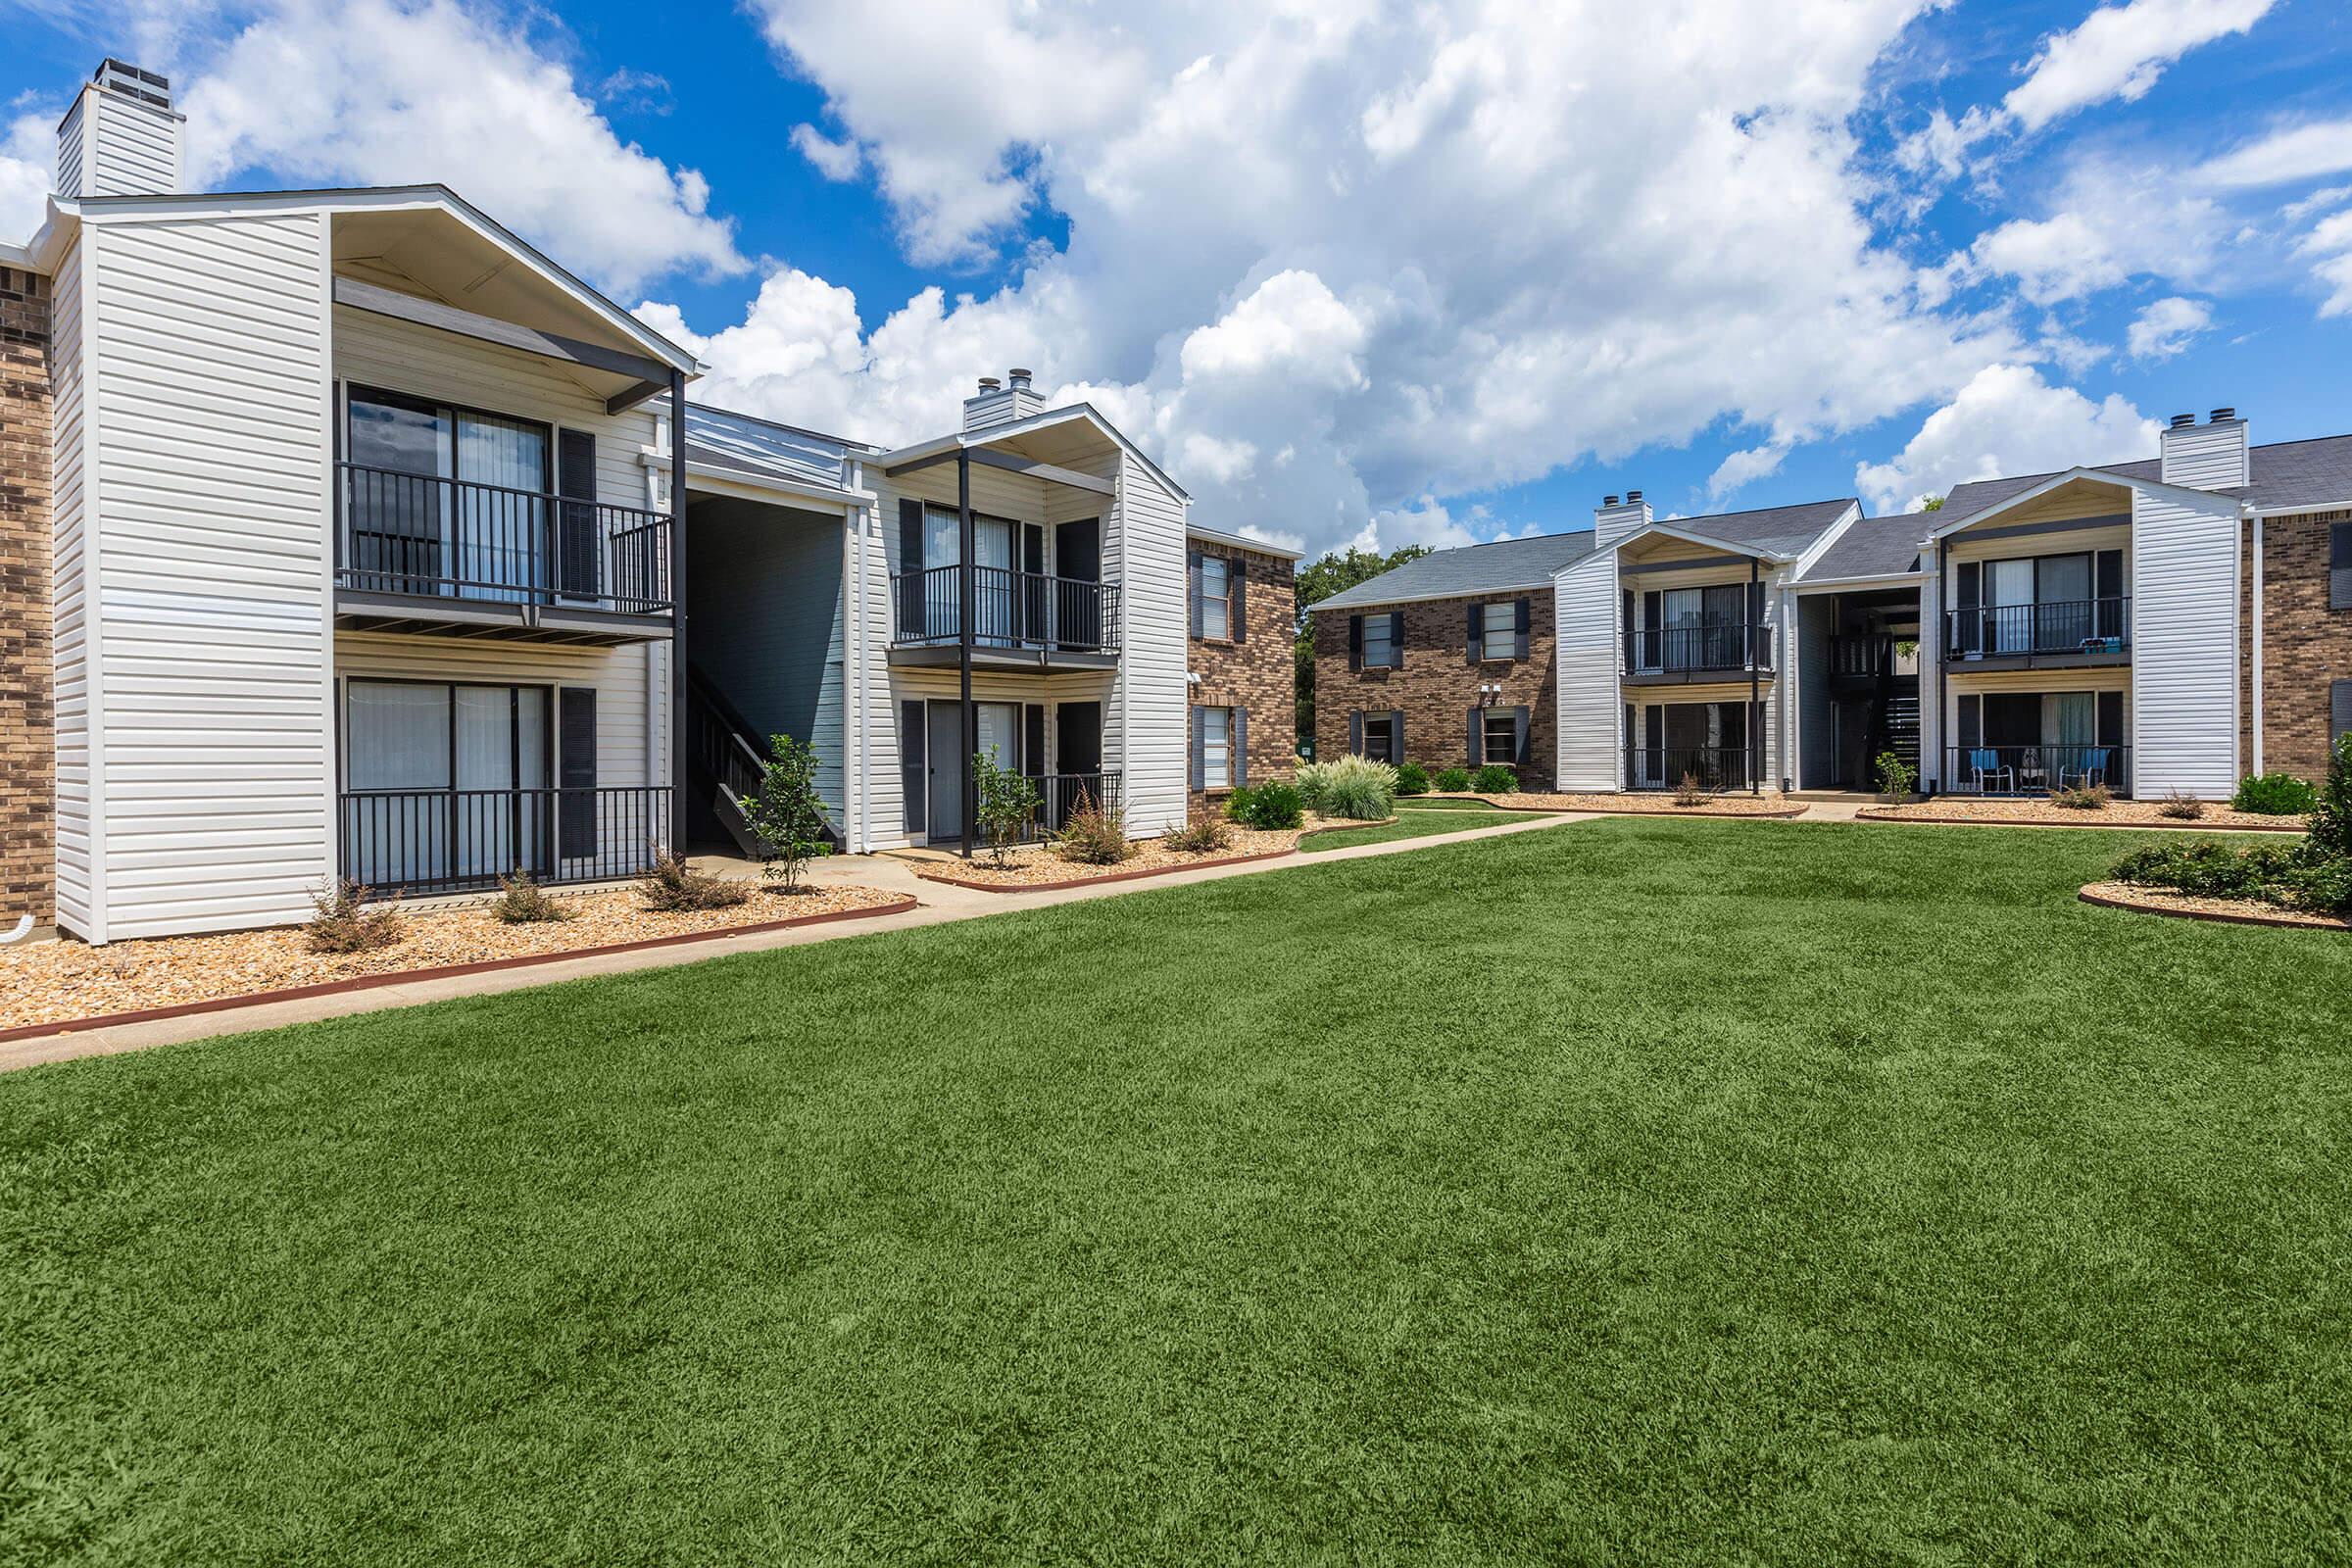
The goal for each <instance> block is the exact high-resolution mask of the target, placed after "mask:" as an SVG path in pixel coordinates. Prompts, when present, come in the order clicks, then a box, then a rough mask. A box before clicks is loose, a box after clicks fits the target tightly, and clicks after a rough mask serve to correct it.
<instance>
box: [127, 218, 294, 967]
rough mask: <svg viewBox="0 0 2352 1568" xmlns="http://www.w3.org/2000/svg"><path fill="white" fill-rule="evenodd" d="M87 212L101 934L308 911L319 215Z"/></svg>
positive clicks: (262, 919) (208, 925) (255, 921)
mask: <svg viewBox="0 0 2352 1568" xmlns="http://www.w3.org/2000/svg"><path fill="white" fill-rule="evenodd" d="M83 233H84V243H85V244H86V245H88V246H89V248H90V251H91V254H92V273H91V282H92V290H93V298H92V300H91V302H90V305H91V308H92V310H93V314H94V317H95V326H96V331H95V344H96V348H95V364H94V366H93V373H92V375H91V378H90V382H89V387H88V391H89V396H90V398H91V400H92V406H91V408H90V409H89V410H88V411H87V417H91V418H93V419H94V420H95V435H96V439H95V443H94V448H93V451H92V458H93V461H94V464H95V467H94V471H93V473H92V475H91V476H90V478H91V480H92V490H91V493H90V494H89V496H88V497H87V498H86V502H85V505H86V515H85V518H84V524H83V526H84V528H85V529H86V530H87V537H86V540H85V543H84V549H85V551H91V550H94V552H95V554H94V556H92V557H88V558H87V559H85V561H84V564H83V570H84V572H85V573H87V572H94V573H95V579H94V584H93V583H91V582H89V581H87V580H86V579H85V584H84V588H85V592H86V591H87V589H88V588H89V587H91V586H94V588H95V603H96V608H97V625H96V627H95V630H96V633H97V636H98V645H97V649H96V660H97V662H96V666H95V667H96V669H97V671H98V678H97V681H96V684H95V689H94V691H93V694H92V698H91V711H92V721H93V722H94V723H95V724H96V725H97V726H99V728H100V730H101V734H102V748H103V750H102V755H101V756H100V757H98V758H96V759H94V762H95V763H96V764H97V770H98V773H99V776H100V777H101V778H102V781H103V782H102V783H101V784H99V785H98V787H97V790H96V792H95V793H96V794H97V796H98V800H97V801H96V802H95V803H94V804H95V814H96V817H97V820H98V822H99V824H100V829H99V834H98V841H97V843H96V845H95V854H96V855H97V856H98V858H100V859H101V860H102V861H103V863H104V866H105V870H104V877H103V887H102V899H101V903H100V906H99V907H98V908H96V909H95V910H94V911H92V915H91V925H90V928H89V929H87V930H85V932H84V934H86V935H94V936H97V937H100V938H117V937H127V936H151V935H166V934H172V933H177V932H183V931H199V930H212V929H219V928H222V927H229V926H238V925H260V924H269V923H272V922H277V921H288V920H293V919H297V918H300V917H301V916H302V915H303V914H305V913H306V912H307V911H308V909H309V900H308V895H309V892H310V891H311V890H312V889H314V888H316V887H317V886H318V885H319V883H320V882H322V881H323V880H325V878H326V877H327V876H329V875H330V874H331V868H332V864H333V856H332V829H331V823H330V819H329V799H330V789H331V776H332V754H331V746H330V735H331V725H330V711H329V700H328V654H327V625H326V610H325V586H326V581H327V572H328V560H329V541H328V532H329V530H328V522H327V509H326V497H327V489H326V475H325V470H324V463H325V455H326V428H325V414H326V396H325V391H326V379H325V356H326V334H325V321H326V313H325V301H324V295H325V270H324V265H323V252H324V221H323V220H322V219H321V218H320V216H319V215H318V214H315V213H293V214H281V215H273V216H269V217H255V218H233V219H230V218H213V219H204V220H192V221H166V220H152V219H151V220H139V221H110V222H107V223H103V224H100V223H89V224H85V226H84V229H83ZM86 608H87V601H86V600H85V609H86Z"/></svg>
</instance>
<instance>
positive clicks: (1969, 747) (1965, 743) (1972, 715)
mask: <svg viewBox="0 0 2352 1568" xmlns="http://www.w3.org/2000/svg"><path fill="white" fill-rule="evenodd" d="M1959 740H1960V750H1962V751H1964V752H1967V751H1974V750H1975V749H1976V748H1977V747H1979V746H1982V745H1983V744H1984V743H1985V700H1984V699H1983V698H1981V697H1978V696H1975V695H1974V694H1971V695H1969V696H1966V697H1963V698H1961V699H1960V735H1959Z"/></svg>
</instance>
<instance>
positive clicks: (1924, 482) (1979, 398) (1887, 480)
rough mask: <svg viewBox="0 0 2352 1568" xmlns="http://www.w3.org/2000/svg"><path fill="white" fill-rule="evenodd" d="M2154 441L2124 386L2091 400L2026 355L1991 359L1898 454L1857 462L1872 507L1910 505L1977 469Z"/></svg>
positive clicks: (2085, 458)
mask: <svg viewBox="0 0 2352 1568" xmlns="http://www.w3.org/2000/svg"><path fill="white" fill-rule="evenodd" d="M2156 441H2157V424H2156V421H2155V420H2153V419H2150V418H2147V417H2143V416H2142V415H2141V414H2140V413H2139V411H2138V410H2137V409H2134V408H2133V407H2132V406H2131V404H2130V403H2129V402H2127V401H2125V399H2124V398H2123V397H2122V396H2121V395H2120V394H2115V393H2110V394H2109V395H2108V396H2107V397H2106V398H2105V399H2104V400H2103V401H2101V402H2097V403H2093V402H2092V401H2091V400H2090V399H2088V398H2086V397H2084V396H2083V395H2082V393H2080V392H2078V391H2076V390H2075V389H2074V388H2073V387H2069V386H2052V385H2050V384H2049V383H2048V382H2047V381H2045V380H2043V379H2042V377H2041V372H2040V371H2039V370H2036V369H2035V368H2033V367H2032V366H2030V365H1988V366H1986V367H1985V368H1984V369H1983V370H1980V371H1979V372H1978V373H1977V374H1976V375H1975V376H1973V377H1971V378H1970V380H1969V382H1968V384H1967V385H1966V386H1964V387H1962V388H1961V389H1960V392H1959V395H1958V396H1956V397H1954V398H1953V399H1952V401H1951V402H1949V403H1947V404H1945V405H1944V406H1943V407H1942V408H1939V409H1937V410H1936V412H1935V413H1933V414H1931V415H1929V416H1928V417H1927V418H1926V419H1925V420H1923V421H1922V422H1921V424H1920V427H1919V430H1918V432H1917V433H1916V434H1914V435H1913V436H1912V437H1911V439H1910V440H1909V441H1908V442H1906V443H1905V444H1904V446H1903V450H1902V451H1901V452H1899V453H1897V454H1895V456H1894V457H1893V458H1892V459H1890V460H1888V461H1887V462H1886V463H1865V464H1862V465H1860V466H1857V467H1856V468H1855V470H1854V483H1855V485H1856V486H1857V487H1858V488H1859V489H1860V491H1861V494H1862V498H1863V499H1864V500H1865V501H1867V502H1868V503H1870V509H1871V511H1872V512H1873V513H1888V512H1908V511H1911V510H1913V509H1915V508H1916V507H1917V506H1918V505H1919V504H1920V503H1921V502H1922V501H1925V500H1926V499H1927V498H1928V497H1929V496H1933V495H1947V494H1949V493H1950V491H1951V488H1952V486H1954V485H1956V484H1965V483H1967V482H1968V481H1969V480H1971V479H1992V478H1998V477H2000V476H2001V475H2003V474H2014V473H2040V472H2045V471H2049V470H2053V469H2059V468H2071V467H2076V466H2096V465H2099V464H2103V463H2122V462H2129V461H2131V460H2132V459H2136V458H2147V457H2153V456H2154V455H2155V453H2156Z"/></svg>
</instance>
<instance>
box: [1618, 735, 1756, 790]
mask: <svg viewBox="0 0 2352 1568" xmlns="http://www.w3.org/2000/svg"><path fill="white" fill-rule="evenodd" d="M1625 776H1626V780H1627V782H1628V784H1629V785H1630V786H1631V787H1632V788H1634V789H1638V790H1671V789H1679V788H1681V787H1682V782H1683V779H1684V778H1685V777H1686V776H1689V777H1691V778H1695V779H1696V780H1697V781H1698V786H1699V788H1701V789H1704V790H1711V791H1712V790H1743V789H1745V788H1747V785H1748V780H1749V778H1750V776H1751V775H1750V773H1749V771H1748V760H1747V748H1746V747H1744V746H1635V747H1630V748H1628V749H1627V751H1626V754H1625Z"/></svg>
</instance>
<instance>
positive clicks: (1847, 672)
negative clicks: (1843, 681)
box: [1830, 632, 1894, 679]
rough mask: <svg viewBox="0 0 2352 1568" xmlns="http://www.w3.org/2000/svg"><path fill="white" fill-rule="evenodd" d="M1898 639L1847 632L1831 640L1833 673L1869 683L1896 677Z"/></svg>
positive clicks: (1831, 670) (1875, 634) (1881, 633)
mask: <svg viewBox="0 0 2352 1568" xmlns="http://www.w3.org/2000/svg"><path fill="white" fill-rule="evenodd" d="M1893 670H1894V638H1893V637H1891V636H1889V635H1888V634H1887V633H1886V632H1846V633H1843V634H1840V635H1838V636H1836V637H1832V638H1831V639H1830V673H1831V674H1832V675H1844V676H1861V677H1863V678H1866V679H1872V678H1876V677H1878V676H1880V675H1887V674H1891V673H1893Z"/></svg>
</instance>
